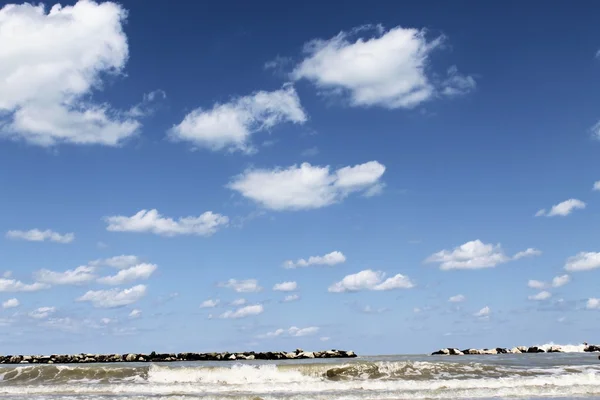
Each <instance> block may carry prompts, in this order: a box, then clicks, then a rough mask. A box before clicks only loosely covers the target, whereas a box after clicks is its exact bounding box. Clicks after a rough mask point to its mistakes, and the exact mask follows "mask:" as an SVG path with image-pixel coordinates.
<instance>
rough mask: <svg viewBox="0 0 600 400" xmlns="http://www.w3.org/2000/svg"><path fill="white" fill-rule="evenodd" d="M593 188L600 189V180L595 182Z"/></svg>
mask: <svg viewBox="0 0 600 400" xmlns="http://www.w3.org/2000/svg"><path fill="white" fill-rule="evenodd" d="M592 190H600V181H596V182H594V186H593V187H592Z"/></svg>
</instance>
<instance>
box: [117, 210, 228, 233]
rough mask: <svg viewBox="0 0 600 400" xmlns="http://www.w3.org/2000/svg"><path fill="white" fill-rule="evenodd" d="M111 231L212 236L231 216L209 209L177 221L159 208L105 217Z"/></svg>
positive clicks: (225, 224)
mask: <svg viewBox="0 0 600 400" xmlns="http://www.w3.org/2000/svg"><path fill="white" fill-rule="evenodd" d="M105 220H106V222H107V223H108V226H107V227H106V230H108V231H111V232H149V233H154V234H155V235H162V236H177V235H199V236H211V235H212V234H214V233H215V232H216V231H217V230H218V229H219V228H222V227H225V226H227V224H228V223H229V218H228V217H226V216H224V215H221V214H216V213H213V212H211V211H207V212H205V213H203V214H202V215H200V216H198V217H192V216H190V217H182V218H179V219H178V220H177V221H175V220H173V219H172V218H167V217H163V216H162V215H161V214H159V212H158V210H155V209H154V210H141V211H139V212H138V213H136V214H134V215H132V216H131V217H126V216H121V215H118V216H111V217H106V218H105Z"/></svg>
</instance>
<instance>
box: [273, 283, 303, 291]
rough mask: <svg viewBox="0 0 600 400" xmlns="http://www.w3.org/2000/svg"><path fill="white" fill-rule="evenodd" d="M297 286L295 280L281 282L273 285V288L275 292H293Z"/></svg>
mask: <svg viewBox="0 0 600 400" xmlns="http://www.w3.org/2000/svg"><path fill="white" fill-rule="evenodd" d="M297 288H298V284H297V283H296V282H281V283H277V284H275V285H274V286H273V290H274V291H276V292H293V291H294V290H296V289H297Z"/></svg>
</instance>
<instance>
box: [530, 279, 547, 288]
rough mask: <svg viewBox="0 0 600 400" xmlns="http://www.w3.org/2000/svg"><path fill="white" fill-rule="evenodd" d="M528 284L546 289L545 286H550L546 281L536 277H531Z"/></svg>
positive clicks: (531, 286)
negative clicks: (538, 279)
mask: <svg viewBox="0 0 600 400" xmlns="http://www.w3.org/2000/svg"><path fill="white" fill-rule="evenodd" d="M527 286H529V287H530V288H532V289H544V288H547V287H548V284H547V283H546V282H542V281H537V280H535V279H530V280H529V281H528V282H527Z"/></svg>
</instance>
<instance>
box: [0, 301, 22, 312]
mask: <svg viewBox="0 0 600 400" xmlns="http://www.w3.org/2000/svg"><path fill="white" fill-rule="evenodd" d="M20 304H21V303H20V302H19V300H17V299H15V298H12V299H8V300H6V301H4V302H2V308H4V309H5V310H6V309H7V308H15V307H19V305H20Z"/></svg>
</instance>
